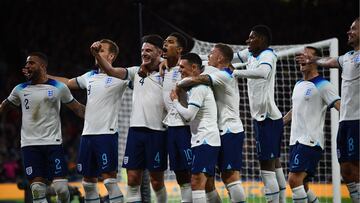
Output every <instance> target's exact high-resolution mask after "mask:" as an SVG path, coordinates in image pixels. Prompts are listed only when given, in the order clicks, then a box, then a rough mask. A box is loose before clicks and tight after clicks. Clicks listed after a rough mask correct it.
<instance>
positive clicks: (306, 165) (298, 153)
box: [289, 142, 323, 177]
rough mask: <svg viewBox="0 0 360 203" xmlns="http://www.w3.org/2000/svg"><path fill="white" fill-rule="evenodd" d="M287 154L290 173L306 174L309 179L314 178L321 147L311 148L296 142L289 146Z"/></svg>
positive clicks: (321, 151)
mask: <svg viewBox="0 0 360 203" xmlns="http://www.w3.org/2000/svg"><path fill="white" fill-rule="evenodd" d="M289 152H290V154H289V169H290V172H292V173H297V172H306V173H307V174H308V176H309V177H312V176H314V174H315V172H316V167H317V165H318V163H319V161H320V159H321V156H322V153H323V150H322V149H321V147H319V146H315V147H311V146H307V145H303V144H300V143H298V142H297V143H296V144H295V145H291V146H290V151H289Z"/></svg>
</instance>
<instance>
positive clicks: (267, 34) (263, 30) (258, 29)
mask: <svg viewBox="0 0 360 203" xmlns="http://www.w3.org/2000/svg"><path fill="white" fill-rule="evenodd" d="M251 30H252V31H254V32H255V33H256V34H258V35H261V36H263V37H264V38H265V41H266V43H267V45H268V46H269V45H270V44H271V40H272V34H271V29H270V28H269V27H268V26H266V25H255V26H254V27H253V28H251Z"/></svg>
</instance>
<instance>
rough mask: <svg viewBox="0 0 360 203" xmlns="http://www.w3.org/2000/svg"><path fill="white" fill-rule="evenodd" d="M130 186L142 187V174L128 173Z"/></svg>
mask: <svg viewBox="0 0 360 203" xmlns="http://www.w3.org/2000/svg"><path fill="white" fill-rule="evenodd" d="M127 177H128V185H129V186H138V185H141V178H142V175H141V173H140V172H130V171H128V173H127Z"/></svg>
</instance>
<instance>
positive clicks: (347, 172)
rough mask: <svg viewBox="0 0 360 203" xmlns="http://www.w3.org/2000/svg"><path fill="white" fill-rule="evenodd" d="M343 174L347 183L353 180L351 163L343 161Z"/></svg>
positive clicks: (341, 170)
mask: <svg viewBox="0 0 360 203" xmlns="http://www.w3.org/2000/svg"><path fill="white" fill-rule="evenodd" d="M340 172H341V176H342V178H343V179H344V182H345V183H350V182H353V180H352V179H353V173H354V172H353V167H351V164H350V163H342V164H341V166H340Z"/></svg>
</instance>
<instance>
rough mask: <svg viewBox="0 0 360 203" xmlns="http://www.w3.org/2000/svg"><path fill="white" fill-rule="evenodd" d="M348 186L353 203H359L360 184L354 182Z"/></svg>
mask: <svg viewBox="0 0 360 203" xmlns="http://www.w3.org/2000/svg"><path fill="white" fill-rule="evenodd" d="M346 186H347V188H348V190H349V193H350V198H351V200H352V202H353V203H359V183H355V182H352V183H348V184H346Z"/></svg>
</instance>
